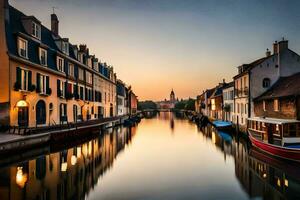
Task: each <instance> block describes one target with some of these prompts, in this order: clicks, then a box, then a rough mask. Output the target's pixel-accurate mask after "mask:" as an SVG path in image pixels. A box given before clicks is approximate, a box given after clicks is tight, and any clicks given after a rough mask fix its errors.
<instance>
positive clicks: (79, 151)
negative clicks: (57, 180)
mask: <svg viewBox="0 0 300 200" xmlns="http://www.w3.org/2000/svg"><path fill="white" fill-rule="evenodd" d="M80 157H81V147H77V158H80Z"/></svg>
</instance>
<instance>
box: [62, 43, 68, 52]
mask: <svg viewBox="0 0 300 200" xmlns="http://www.w3.org/2000/svg"><path fill="white" fill-rule="evenodd" d="M62 52H64V53H65V54H67V55H69V43H68V42H62Z"/></svg>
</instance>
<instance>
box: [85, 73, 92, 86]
mask: <svg viewBox="0 0 300 200" xmlns="http://www.w3.org/2000/svg"><path fill="white" fill-rule="evenodd" d="M92 79H93V77H92V74H91V73H90V72H86V82H87V83H89V84H92V83H93V80H92Z"/></svg>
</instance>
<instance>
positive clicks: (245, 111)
mask: <svg viewBox="0 0 300 200" xmlns="http://www.w3.org/2000/svg"><path fill="white" fill-rule="evenodd" d="M245 114H246V115H247V104H245Z"/></svg>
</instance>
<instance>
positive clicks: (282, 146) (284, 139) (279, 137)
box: [248, 117, 300, 162]
mask: <svg viewBox="0 0 300 200" xmlns="http://www.w3.org/2000/svg"><path fill="white" fill-rule="evenodd" d="M248 133H249V138H250V140H251V143H252V145H254V146H255V147H257V148H258V149H261V150H263V151H264V152H267V153H269V154H271V155H274V156H277V157H280V158H284V159H288V160H294V161H298V162H300V121H299V120H288V119H274V118H259V117H254V118H249V119H248Z"/></svg>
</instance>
